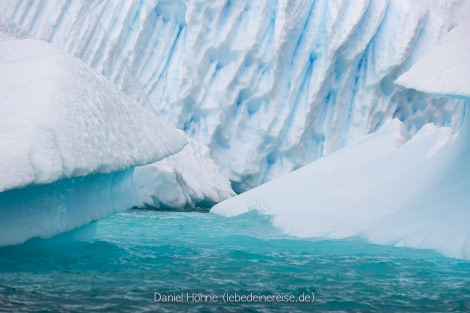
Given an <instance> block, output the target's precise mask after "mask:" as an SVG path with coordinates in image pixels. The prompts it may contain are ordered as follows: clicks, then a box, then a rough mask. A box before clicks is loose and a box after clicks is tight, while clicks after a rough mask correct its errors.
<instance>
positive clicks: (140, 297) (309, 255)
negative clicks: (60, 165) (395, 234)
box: [0, 210, 470, 312]
mask: <svg viewBox="0 0 470 313" xmlns="http://www.w3.org/2000/svg"><path fill="white" fill-rule="evenodd" d="M0 311H1V312H85V311H92V312H240V311H244V312H312V311H313V312H448V311H453V312H470V262H469V261H464V260H456V259H450V258H445V257H443V256H440V255H439V254H437V253H435V252H432V251H426V250H415V249H407V248H395V247H387V246H379V245H371V244H367V243H364V242H361V241H358V240H327V241H325V240H315V239H298V238H293V237H289V236H287V235H284V234H282V233H280V232H279V231H278V230H277V229H275V228H274V227H273V226H272V224H271V221H270V219H269V217H266V216H263V215H259V214H257V213H254V212H249V213H247V214H244V215H241V216H238V217H232V218H223V217H219V216H215V215H212V214H209V213H197V212H193V213H184V212H158V211H140V210H133V211H129V212H126V213H122V214H116V215H114V216H111V217H109V218H107V219H104V220H102V221H100V222H99V223H98V228H97V234H96V237H95V239H94V240H93V241H92V242H75V243H70V244H68V245H60V244H58V245H50V246H47V245H43V246H38V247H34V246H28V247H24V246H23V247H21V246H19V247H8V248H1V249H0Z"/></svg>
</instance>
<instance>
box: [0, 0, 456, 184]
mask: <svg viewBox="0 0 470 313" xmlns="http://www.w3.org/2000/svg"><path fill="white" fill-rule="evenodd" d="M461 3H462V1H458V0H456V1H439V0H433V1H403V0H387V1H385V0H384V1H372V0H371V1H368V0H358V1H344V0H336V1H326V0H319V1H310V0H305V1H301V0H299V1H288V0H277V1H276V0H264V1H249V0H239V1H230V0H220V1H210V2H208V1H203V0H192V1H178V0H160V1H157V0H153V1H152V0H149V1H137V0H136V1H124V0H121V1H79V0H68V1H60V0H52V1H41V0H32V1H19V0H16V1H15V0H0V10H1V12H2V14H4V15H5V16H7V17H9V18H11V19H12V20H13V21H15V22H16V23H18V24H19V25H21V26H22V27H24V29H25V30H26V31H28V32H29V33H31V34H32V35H33V36H36V37H38V38H41V39H44V40H47V41H49V42H51V43H54V44H55V45H57V46H59V47H61V48H63V49H65V50H67V51H68V52H70V53H72V54H73V55H75V56H77V57H78V58H80V59H82V60H83V61H85V62H86V63H87V64H89V65H91V66H92V67H93V68H95V69H96V70H97V71H99V72H101V73H102V74H103V75H104V76H106V77H107V78H108V79H110V80H111V81H112V82H113V83H114V84H116V85H117V86H118V87H119V88H120V89H121V90H122V91H123V92H124V93H126V94H127V95H129V96H131V97H132V98H134V99H136V100H137V101H138V102H139V103H140V104H142V105H143V106H146V107H148V108H151V109H152V110H153V111H154V112H157V113H158V114H160V115H163V116H164V117H165V118H166V119H167V120H168V121H170V122H171V123H173V124H174V125H175V126H177V127H178V128H180V129H183V130H184V131H185V132H186V133H187V134H189V135H190V136H191V137H193V138H194V139H196V140H198V141H200V142H202V143H204V144H207V145H208V146H209V147H210V149H211V154H212V156H213V158H214V160H215V161H216V162H217V164H218V165H219V166H220V167H221V169H222V171H223V173H224V174H225V175H226V176H227V177H229V178H230V179H231V180H232V182H233V186H234V188H235V189H236V191H243V190H246V189H248V188H251V187H253V186H256V185H259V184H261V183H263V182H265V181H268V180H270V179H272V178H274V177H277V176H279V175H281V174H284V173H287V172H289V171H291V170H293V169H296V168H298V167H300V166H302V165H305V164H307V163H309V162H311V161H313V160H315V159H317V158H319V157H321V156H323V155H325V154H328V153H330V152H332V151H335V150H337V149H338V148H341V147H343V146H345V145H347V144H350V143H353V142H355V141H357V140H358V139H360V138H362V137H363V136H364V135H366V134H368V133H370V132H373V131H374V130H376V129H377V128H378V127H379V126H380V125H381V124H383V123H384V122H386V121H387V120H388V119H391V118H393V117H396V118H399V119H400V120H401V121H403V122H404V123H405V125H406V128H407V129H408V131H409V132H410V133H411V134H414V133H416V131H417V130H419V129H420V128H421V127H422V126H423V125H424V124H425V123H427V122H435V123H437V124H438V125H444V126H451V127H454V128H458V127H459V126H460V124H461V123H462V111H463V104H462V102H461V101H458V100H449V99H441V98H436V97H433V96H430V95H426V94H424V93H420V92H417V91H413V90H409V89H405V88H403V87H400V86H397V85H395V84H394V80H395V79H396V78H397V77H398V76H399V75H400V74H402V73H403V72H404V71H406V70H407V69H408V68H409V67H410V66H411V65H412V64H413V63H414V62H415V60H416V59H417V58H418V57H420V56H421V55H423V54H425V53H426V51H428V50H429V49H430V48H431V47H432V46H433V45H434V44H435V43H436V42H437V40H438V39H439V38H440V37H441V36H442V35H443V34H445V33H446V32H447V31H448V30H449V29H451V28H452V27H454V26H455V24H456V23H458V22H459V20H458V17H457V15H456V14H457V13H456V12H457V11H458V9H459V5H460V4H461Z"/></svg>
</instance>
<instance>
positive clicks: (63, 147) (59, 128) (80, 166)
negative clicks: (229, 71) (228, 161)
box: [0, 39, 187, 192]
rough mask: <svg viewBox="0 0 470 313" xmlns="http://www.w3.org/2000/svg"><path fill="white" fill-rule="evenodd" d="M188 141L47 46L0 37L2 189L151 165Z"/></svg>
mask: <svg viewBox="0 0 470 313" xmlns="http://www.w3.org/2000/svg"><path fill="white" fill-rule="evenodd" d="M186 143H187V140H186V139H185V135H184V134H183V133H182V132H181V131H179V130H176V129H175V128H173V127H172V126H170V125H169V124H168V123H166V122H165V121H163V120H162V119H160V118H158V117H156V116H155V115H154V114H153V113H151V112H149V111H147V110H146V109H144V108H142V107H141V106H139V105H138V104H137V103H135V102H134V101H133V100H131V99H130V98H128V97H127V96H125V95H123V94H122V93H121V92H120V91H119V90H118V89H117V88H116V87H114V86H113V85H112V84H111V83H109V82H108V81H107V80H106V79H105V78H104V77H102V76H101V75H99V74H97V73H95V72H94V70H92V69H91V68H89V67H88V66H86V65H85V64H83V63H82V62H81V61H79V60H77V59H75V58H73V57H71V56H69V55H67V54H66V53H64V52H61V51H59V50H58V49H57V48H54V47H53V46H51V45H50V44H48V43H46V42H42V41H39V40H35V39H25V40H10V41H4V42H0V151H1V153H0V192H1V191H4V190H8V189H13V188H19V187H24V186H27V185H30V184H46V183H51V182H54V181H56V180H59V179H63V178H70V177H78V176H85V175H89V174H97V173H111V172H116V171H121V170H125V169H128V168H130V167H134V166H138V165H144V164H148V163H152V162H155V161H158V160H160V159H162V158H164V157H166V156H168V155H171V154H174V153H176V152H178V151H180V150H181V149H182V148H183V147H184V146H185V145H186Z"/></svg>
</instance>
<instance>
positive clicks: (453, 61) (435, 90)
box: [396, 16, 470, 97]
mask: <svg viewBox="0 0 470 313" xmlns="http://www.w3.org/2000/svg"><path fill="white" fill-rule="evenodd" d="M469 18H470V16H469ZM469 73H470V20H468V21H466V22H465V23H463V24H462V25H459V26H458V27H456V28H455V29H453V30H452V31H451V32H450V33H449V34H448V35H447V36H446V37H445V38H444V40H442V41H441V42H439V43H438V44H437V45H436V46H435V47H434V48H433V49H432V50H431V51H430V52H429V53H428V54H426V55H425V56H424V57H423V58H421V59H420V60H419V61H418V62H416V64H414V65H413V67H412V68H411V69H410V70H409V71H407V72H406V73H405V74H403V75H402V76H400V77H399V78H398V79H397V81H396V83H397V84H400V85H403V86H405V87H408V88H413V89H417V90H419V91H423V92H428V93H432V94H438V95H443V96H452V95H453V96H462V97H470V75H469Z"/></svg>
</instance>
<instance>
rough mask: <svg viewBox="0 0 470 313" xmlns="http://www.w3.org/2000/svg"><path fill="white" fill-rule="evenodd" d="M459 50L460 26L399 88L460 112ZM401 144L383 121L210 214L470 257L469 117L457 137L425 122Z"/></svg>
mask: <svg viewBox="0 0 470 313" xmlns="http://www.w3.org/2000/svg"><path fill="white" fill-rule="evenodd" d="M468 42H469V41H468V26H467V24H466V23H465V24H463V25H462V26H461V27H458V28H456V29H455V30H454V31H452V32H451V33H449V35H448V36H447V37H445V38H444V40H443V41H442V42H440V43H439V44H438V45H437V46H436V48H435V49H434V50H433V51H432V52H430V54H429V55H427V56H425V57H423V59H422V60H420V61H418V62H417V64H416V66H415V67H412V68H411V70H410V73H405V74H404V75H403V76H402V77H401V78H400V79H399V82H400V83H403V84H405V85H407V86H410V87H412V88H419V89H422V90H425V91H428V92H430V93H434V94H442V95H446V96H447V97H463V98H464V99H466V101H467V108H466V109H467V110H468V109H469V108H468V105H469V104H468V101H470V98H468V97H466V96H467V95H468V94H469V93H470V84H468V83H466V84H463V85H462V84H460V81H463V82H469V79H470V72H469V71H466V72H462V71H461V69H462V68H463V69H466V68H468V65H469V64H470V58H468V57H466V58H465V57H463V55H464V54H465V53H464V52H463V51H465V47H468ZM456 48H457V49H456ZM454 62H459V63H458V65H459V66H456V65H457V64H456V63H454ZM444 65H446V66H447V65H448V66H449V67H445V66H444ZM453 65H455V66H453ZM443 77H446V78H448V79H449V80H450V81H451V82H450V83H448V82H446V81H445V80H444V81H443V80H442V78H443ZM422 81H425V84H422ZM451 93H454V94H451ZM407 137H408V136H407V135H406V134H404V128H403V125H398V124H397V122H396V121H392V123H391V124H386V125H385V126H383V127H382V128H380V129H379V130H378V131H377V132H375V133H373V134H371V135H369V136H367V137H366V138H365V139H364V140H363V141H362V142H360V143H358V144H356V145H354V146H352V147H349V148H346V149H344V150H340V151H338V152H336V153H334V154H331V155H329V156H326V157H324V158H322V159H320V160H318V161H316V162H313V163H312V164H310V165H308V166H306V167H304V168H301V169H299V170H298V171H296V172H293V173H291V174H289V175H286V176H285V177H281V178H279V179H277V180H274V181H271V182H269V183H267V184H265V185H262V186H259V187H258V188H255V189H252V190H250V191H248V192H246V193H244V194H242V195H239V196H237V197H234V198H232V199H229V200H227V201H224V202H222V203H220V204H218V205H216V206H215V207H214V208H213V209H212V212H213V213H216V214H221V215H226V216H231V215H237V214H241V213H244V212H246V211H248V210H260V211H262V212H265V213H266V214H269V215H271V216H273V222H274V223H275V224H276V225H277V226H279V227H280V228H281V229H283V230H284V231H286V232H288V233H291V234H293V235H297V236H305V237H310V236H314V237H328V238H345V237H360V238H363V239H366V240H369V241H371V242H373V243H380V244H392V245H397V246H405V247H414V248H426V249H434V250H436V251H438V252H441V253H443V254H444V255H447V256H450V257H456V258H465V259H470V229H469V227H468V221H470V209H469V205H470V193H469V192H468V191H469V189H470V165H469V162H468V155H469V153H470V114H467V115H466V117H465V122H464V125H463V127H462V129H461V130H460V132H459V134H458V135H454V134H453V131H452V130H451V129H449V128H445V127H442V128H438V127H436V126H434V125H431V124H428V125H426V126H424V127H423V128H422V129H421V130H420V131H419V132H418V133H417V134H416V135H415V136H414V137H412V138H411V139H410V140H408V141H406V140H405V139H406V138H407ZM403 142H404V143H403Z"/></svg>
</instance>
